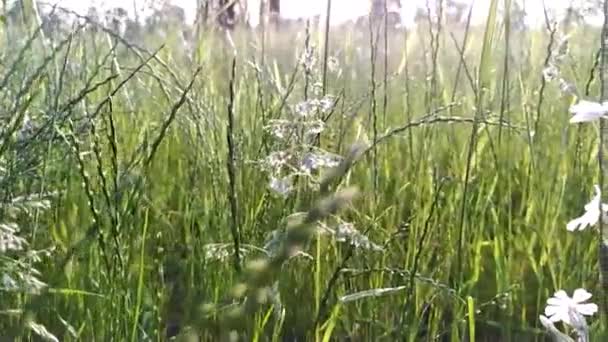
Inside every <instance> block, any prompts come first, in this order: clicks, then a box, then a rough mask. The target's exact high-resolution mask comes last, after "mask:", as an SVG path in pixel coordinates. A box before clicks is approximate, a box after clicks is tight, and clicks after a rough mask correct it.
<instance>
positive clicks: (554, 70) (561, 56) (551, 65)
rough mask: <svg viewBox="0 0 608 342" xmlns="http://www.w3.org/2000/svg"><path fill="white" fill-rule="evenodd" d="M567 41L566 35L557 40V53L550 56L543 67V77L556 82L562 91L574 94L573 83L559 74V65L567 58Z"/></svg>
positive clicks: (547, 80)
mask: <svg viewBox="0 0 608 342" xmlns="http://www.w3.org/2000/svg"><path fill="white" fill-rule="evenodd" d="M568 41H569V37H568V36H567V35H566V36H564V37H562V38H561V39H560V40H559V43H558V47H557V53H556V54H555V55H553V56H552V58H551V59H550V60H549V62H548V64H547V66H546V67H545V69H543V78H544V79H545V81H546V82H557V83H558V84H559V88H560V90H561V92H562V93H564V94H569V95H576V88H575V87H574V85H573V84H572V83H571V82H568V81H567V80H566V79H565V78H564V77H562V76H561V66H562V64H563V63H564V61H565V60H566V59H567V58H568V52H569V44H568Z"/></svg>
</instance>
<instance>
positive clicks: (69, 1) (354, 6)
mask: <svg viewBox="0 0 608 342" xmlns="http://www.w3.org/2000/svg"><path fill="white" fill-rule="evenodd" d="M46 1H48V2H50V3H53V2H57V3H59V4H60V5H62V6H65V7H71V8H72V9H74V10H76V11H78V12H80V13H83V14H84V13H86V10H87V8H88V7H89V6H90V5H91V4H95V5H97V6H98V7H100V8H111V7H116V6H121V7H123V8H125V9H126V10H127V11H129V13H133V12H134V8H135V7H137V8H144V7H146V4H148V3H149V2H150V0H46ZM259 1H260V0H249V7H250V9H251V11H252V12H253V15H251V20H252V21H255V20H256V19H257V14H256V13H258V12H257V9H254V8H256V7H257V6H256V5H257V4H259ZM326 1H327V0H306V1H304V0H282V1H281V14H282V17H283V18H303V17H307V16H314V15H318V14H320V15H323V14H324V13H325V9H326V6H327V5H326ZM426 1H427V0H402V1H401V3H402V4H403V6H402V7H403V8H402V10H401V11H402V18H403V20H404V23H405V24H406V25H408V24H410V23H412V21H413V18H414V15H415V13H416V8H417V7H424V6H425V3H426ZM429 1H431V2H433V1H434V0H429ZM578 1H580V0H544V1H543V0H519V2H520V3H523V4H524V6H525V9H526V11H527V13H528V20H529V22H530V23H534V22H542V20H543V18H544V17H543V2H545V3H546V4H547V6H548V7H549V8H553V9H555V10H556V11H557V13H560V12H563V9H564V8H565V7H566V6H567V5H568V4H569V3H571V2H575V3H576V2H578ZM171 2H172V3H173V4H175V5H178V6H180V7H182V8H184V9H185V10H186V17H187V20H188V21H189V22H192V21H193V20H194V17H195V8H196V3H197V0H172V1H171ZM460 2H464V3H469V4H474V6H475V7H474V9H473V21H474V22H482V21H483V20H484V19H485V18H486V16H487V11H488V5H489V3H490V1H489V0H460ZM368 6H369V0H332V11H331V21H332V23H333V24H338V23H341V22H344V21H347V20H349V19H354V18H357V17H359V16H362V15H364V14H365V13H367V10H368ZM598 19H599V20H600V22H601V18H593V20H591V21H593V22H595V21H596V20H598ZM252 24H254V25H255V22H252Z"/></svg>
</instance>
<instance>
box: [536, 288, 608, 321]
mask: <svg viewBox="0 0 608 342" xmlns="http://www.w3.org/2000/svg"><path fill="white" fill-rule="evenodd" d="M589 298H591V293H589V292H587V290H585V289H576V290H574V294H573V295H572V298H570V297H569V296H568V294H567V293H566V291H564V290H559V291H557V292H555V294H554V295H553V297H552V298H549V299H548V300H547V306H546V307H545V315H546V316H547V317H548V318H549V320H551V321H552V322H560V321H561V322H564V323H566V324H568V325H572V321H571V320H570V310H572V311H575V312H576V313H579V314H581V315H585V316H592V315H593V314H595V313H596V312H597V309H598V308H597V305H595V304H593V303H584V302H585V301H586V300H588V299H589Z"/></svg>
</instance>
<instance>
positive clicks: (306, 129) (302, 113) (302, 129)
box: [258, 95, 342, 197]
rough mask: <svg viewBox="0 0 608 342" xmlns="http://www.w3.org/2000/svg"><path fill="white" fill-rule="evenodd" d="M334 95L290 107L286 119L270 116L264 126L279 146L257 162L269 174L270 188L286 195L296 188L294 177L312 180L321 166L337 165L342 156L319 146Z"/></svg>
mask: <svg viewBox="0 0 608 342" xmlns="http://www.w3.org/2000/svg"><path fill="white" fill-rule="evenodd" d="M334 107H335V99H334V97H333V96H330V95H329V96H324V97H322V98H313V99H309V100H305V101H302V102H299V103H297V104H295V105H294V106H292V107H291V111H290V113H289V114H288V115H287V118H285V119H275V120H270V121H269V123H268V125H267V126H266V127H265V129H266V131H267V132H268V133H269V134H270V135H271V136H272V137H273V138H274V142H275V144H274V145H275V146H279V150H276V151H273V152H271V153H270V154H268V155H267V156H266V157H265V158H263V159H261V160H259V161H258V164H259V165H260V166H261V167H262V169H263V170H264V171H265V172H267V173H268V175H269V184H268V186H269V188H270V189H271V190H272V191H273V192H274V193H276V194H278V195H280V196H283V197H286V196H288V195H289V194H291V192H292V191H293V189H294V188H295V184H293V183H294V180H295V179H298V177H299V179H307V180H312V181H313V182H312V183H314V180H315V176H316V175H317V173H318V172H319V171H321V170H323V169H327V168H332V167H335V166H337V165H338V164H339V163H340V161H341V160H342V157H341V156H339V155H337V154H334V153H331V152H328V151H326V150H324V149H322V148H319V147H318V146H317V144H316V141H317V139H318V136H319V134H321V133H322V132H323V131H324V130H325V121H324V119H325V118H327V117H328V115H329V114H330V113H331V112H332V111H333V110H334Z"/></svg>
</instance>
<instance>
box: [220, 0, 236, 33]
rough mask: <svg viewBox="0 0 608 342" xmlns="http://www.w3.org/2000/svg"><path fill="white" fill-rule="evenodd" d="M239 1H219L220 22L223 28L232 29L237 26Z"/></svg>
mask: <svg viewBox="0 0 608 342" xmlns="http://www.w3.org/2000/svg"><path fill="white" fill-rule="evenodd" d="M237 2H238V1H237V0H219V5H220V6H219V11H220V12H219V14H218V17H217V18H218V21H219V24H220V25H221V26H222V27H225V28H229V29H232V28H234V26H235V25H236V22H237V20H236V3H237Z"/></svg>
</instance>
